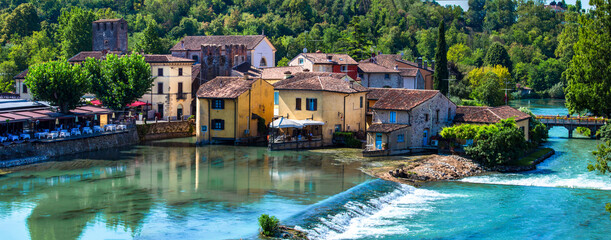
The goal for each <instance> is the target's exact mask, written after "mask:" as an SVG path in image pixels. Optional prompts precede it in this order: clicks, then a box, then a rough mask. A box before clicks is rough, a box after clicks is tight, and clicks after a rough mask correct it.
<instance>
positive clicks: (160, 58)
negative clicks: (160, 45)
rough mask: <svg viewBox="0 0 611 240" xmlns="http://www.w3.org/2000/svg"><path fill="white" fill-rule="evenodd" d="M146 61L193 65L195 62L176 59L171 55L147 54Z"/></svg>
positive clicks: (186, 59)
mask: <svg viewBox="0 0 611 240" xmlns="http://www.w3.org/2000/svg"><path fill="white" fill-rule="evenodd" d="M144 60H145V61H146V62H147V63H170V62H173V63H193V62H195V60H193V59H188V58H181V57H174V56H172V55H170V54H145V55H144Z"/></svg>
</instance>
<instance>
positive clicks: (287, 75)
mask: <svg viewBox="0 0 611 240" xmlns="http://www.w3.org/2000/svg"><path fill="white" fill-rule="evenodd" d="M292 76H293V75H291V71H286V72H284V79H289V78H291V77H292Z"/></svg>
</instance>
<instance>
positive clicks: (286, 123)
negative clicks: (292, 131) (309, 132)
mask: <svg viewBox="0 0 611 240" xmlns="http://www.w3.org/2000/svg"><path fill="white" fill-rule="evenodd" d="M269 126H270V127H272V128H303V124H301V123H299V122H297V121H296V120H291V119H288V118H280V119H276V120H275V121H273V122H271V123H270V124H269Z"/></svg>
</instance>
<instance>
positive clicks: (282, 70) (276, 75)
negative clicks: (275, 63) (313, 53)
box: [261, 66, 304, 84]
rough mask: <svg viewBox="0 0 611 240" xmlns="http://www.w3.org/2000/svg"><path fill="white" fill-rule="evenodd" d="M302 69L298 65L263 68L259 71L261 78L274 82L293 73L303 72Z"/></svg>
mask: <svg viewBox="0 0 611 240" xmlns="http://www.w3.org/2000/svg"><path fill="white" fill-rule="evenodd" d="M303 70H304V69H303V68H302V67H300V66H287V67H271V68H264V69H263V70H262V71H261V78H262V79H263V80H265V81H267V82H268V83H270V84H274V83H277V82H279V81H281V80H283V79H286V78H287V77H290V76H292V74H294V73H299V72H303Z"/></svg>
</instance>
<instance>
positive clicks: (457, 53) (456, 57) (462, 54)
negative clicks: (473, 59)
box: [448, 43, 471, 63]
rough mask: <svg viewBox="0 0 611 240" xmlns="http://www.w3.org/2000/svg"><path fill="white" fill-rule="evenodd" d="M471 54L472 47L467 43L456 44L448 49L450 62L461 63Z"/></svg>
mask: <svg viewBox="0 0 611 240" xmlns="http://www.w3.org/2000/svg"><path fill="white" fill-rule="evenodd" d="M469 56H471V49H470V48H469V47H467V46H466V45H465V44H462V43H458V44H454V45H452V46H451V47H450V49H448V61H450V62H454V63H460V62H462V61H463V60H465V58H467V57H469Z"/></svg>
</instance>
